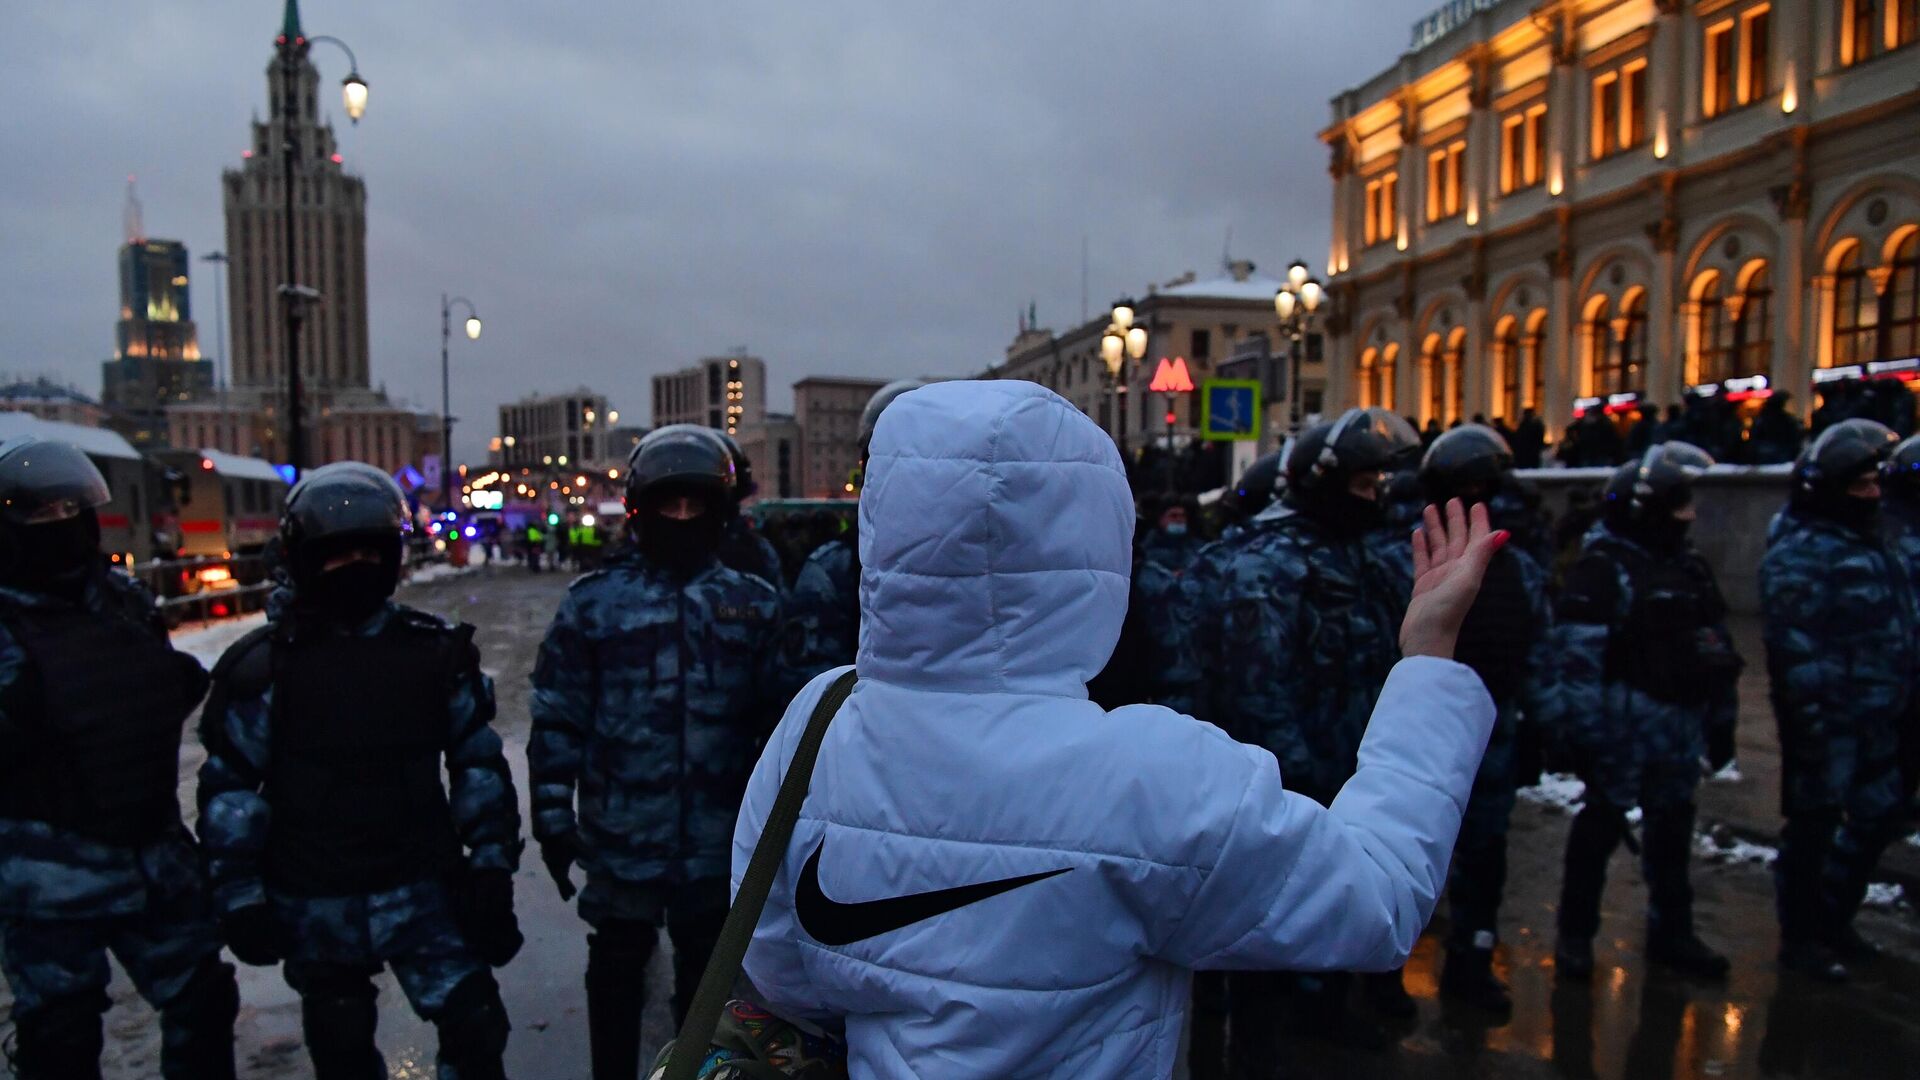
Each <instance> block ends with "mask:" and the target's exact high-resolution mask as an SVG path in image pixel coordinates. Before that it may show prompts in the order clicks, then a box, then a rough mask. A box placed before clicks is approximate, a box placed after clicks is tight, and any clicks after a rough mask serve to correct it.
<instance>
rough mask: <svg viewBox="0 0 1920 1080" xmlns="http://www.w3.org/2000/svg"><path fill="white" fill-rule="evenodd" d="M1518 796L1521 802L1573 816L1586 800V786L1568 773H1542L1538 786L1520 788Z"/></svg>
mask: <svg viewBox="0 0 1920 1080" xmlns="http://www.w3.org/2000/svg"><path fill="white" fill-rule="evenodd" d="M1519 794H1520V799H1521V801H1522V802H1530V803H1534V804H1536V805H1539V806H1545V807H1549V808H1551V809H1554V810H1558V811H1560V812H1561V813H1564V814H1575V813H1579V811H1580V807H1581V805H1582V803H1583V802H1584V801H1585V799H1586V796H1587V785H1585V784H1583V783H1581V782H1580V778H1579V777H1577V776H1573V775H1570V774H1568V773H1543V774H1542V775H1541V777H1540V782H1539V783H1538V784H1535V785H1534V786H1532V787H1523V788H1521V789H1520V792H1519Z"/></svg>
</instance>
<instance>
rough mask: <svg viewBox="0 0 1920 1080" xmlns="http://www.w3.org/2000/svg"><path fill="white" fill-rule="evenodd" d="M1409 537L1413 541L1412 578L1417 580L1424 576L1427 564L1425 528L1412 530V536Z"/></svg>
mask: <svg viewBox="0 0 1920 1080" xmlns="http://www.w3.org/2000/svg"><path fill="white" fill-rule="evenodd" d="M1410 539H1411V541H1412V543H1413V580H1415V581H1419V580H1420V579H1421V578H1423V577H1425V576H1426V574H1427V567H1428V565H1429V563H1428V561H1427V530H1426V529H1425V528H1418V529H1415V530H1413V536H1412V537H1411V538H1410Z"/></svg>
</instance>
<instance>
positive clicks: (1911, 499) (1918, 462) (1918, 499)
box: [1880, 435, 1920, 505]
mask: <svg viewBox="0 0 1920 1080" xmlns="http://www.w3.org/2000/svg"><path fill="white" fill-rule="evenodd" d="M1880 483H1881V484H1882V485H1883V486H1884V487H1885V489H1886V493H1887V494H1888V495H1889V496H1891V497H1893V498H1896V499H1899V500H1901V501H1902V502H1903V503H1906V504H1909V505H1911V504H1920V435H1912V436H1909V437H1908V438H1907V439H1906V441H1904V442H1902V443H1901V444H1900V445H1898V446H1896V447H1894V448H1893V452H1892V453H1890V454H1888V455H1887V460H1886V461H1885V463H1883V464H1882V465H1881V466H1880Z"/></svg>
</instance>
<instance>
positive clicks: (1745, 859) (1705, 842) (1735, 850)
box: [1693, 830, 1780, 866]
mask: <svg viewBox="0 0 1920 1080" xmlns="http://www.w3.org/2000/svg"><path fill="white" fill-rule="evenodd" d="M1693 854H1694V856H1695V857H1696V858H1701V859H1706V860H1709V861H1711V862H1717V863H1751V864H1753V865H1755V866H1772V865H1773V862H1774V860H1775V859H1778V858H1779V857H1780V852H1779V850H1778V849H1777V848H1771V847H1768V846H1767V845H1765V844H1755V843H1752V842H1750V841H1746V840H1742V839H1740V838H1739V837H1737V836H1734V835H1732V834H1731V833H1727V832H1725V831H1724V830H1716V832H1712V833H1708V832H1696V833H1694V834H1693Z"/></svg>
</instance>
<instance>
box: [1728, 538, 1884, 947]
mask: <svg viewBox="0 0 1920 1080" xmlns="http://www.w3.org/2000/svg"><path fill="white" fill-rule="evenodd" d="M1909 581H1910V579H1909V576H1908V570H1907V569H1906V568H1905V567H1903V566H1901V565H1900V563H1899V557H1898V555H1896V554H1895V552H1894V551H1893V550H1891V549H1890V548H1889V547H1888V546H1887V545H1886V544H1884V543H1883V542H1882V541H1881V540H1880V539H1879V537H1877V536H1868V535H1863V534H1862V533H1861V532H1858V531H1855V530H1854V529H1851V528H1849V527H1846V526H1843V525H1841V524H1838V523H1836V522H1833V521H1829V520H1826V519H1824V518H1821V517H1816V516H1812V515H1802V514H1799V513H1796V512H1794V511H1787V512H1785V513H1783V514H1782V515H1781V516H1780V517H1779V518H1777V519H1776V520H1775V523H1774V528H1773V529H1772V530H1771V539H1770V543H1769V545H1768V548H1767V554H1766V557H1765V558H1764V559H1762V560H1761V563H1760V604H1761V613H1762V616H1763V617H1764V619H1765V626H1764V633H1765V638H1766V645H1767V673H1768V676H1769V678H1770V681H1771V684H1772V696H1773V707H1774V716H1775V719H1776V720H1777V722H1778V723H1779V725H1780V748H1781V756H1782V760H1783V765H1784V768H1783V769H1782V775H1781V805H1782V810H1783V811H1784V812H1785V814H1786V817H1787V824H1786V828H1785V831H1784V833H1783V836H1782V843H1781V847H1780V860H1779V862H1778V863H1777V864H1776V867H1775V870H1776V877H1777V881H1778V883H1779V887H1780V920H1781V936H1782V939H1783V941H1785V942H1789V943H1792V942H1799V941H1807V940H1813V939H1816V938H1818V937H1820V936H1823V935H1825V934H1828V933H1831V932H1833V931H1834V930H1835V929H1836V928H1838V927H1842V926H1845V925H1846V924H1847V923H1848V922H1850V921H1851V919H1852V917H1853V914H1854V912H1855V911H1856V910H1857V909H1858V908H1859V905H1860V901H1861V898H1862V896H1863V895H1864V893H1865V890H1866V885H1867V879H1868V875H1870V874H1871V873H1872V870H1873V867H1874V864H1875V863H1876V862H1877V861H1878V859H1879V857H1880V853H1881V851H1882V850H1884V849H1885V847H1886V845H1887V844H1888V843H1889V842H1891V841H1892V840H1893V839H1894V837H1895V836H1896V835H1897V834H1898V832H1899V829H1900V825H1901V819H1902V815H1901V803H1902V797H1901V796H1902V791H1901V781H1900V776H1899V770H1898V768H1897V760H1898V751H1899V733H1900V725H1901V723H1902V722H1903V721H1904V720H1905V719H1906V718H1907V716H1908V712H1909V709H1910V708H1911V705H1912V693H1913V691H1912V685H1913V672H1914V670H1915V666H1916V659H1917V657H1916V650H1915V634H1916V618H1915V608H1914V601H1913V595H1912V592H1911V588H1910V584H1909Z"/></svg>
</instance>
